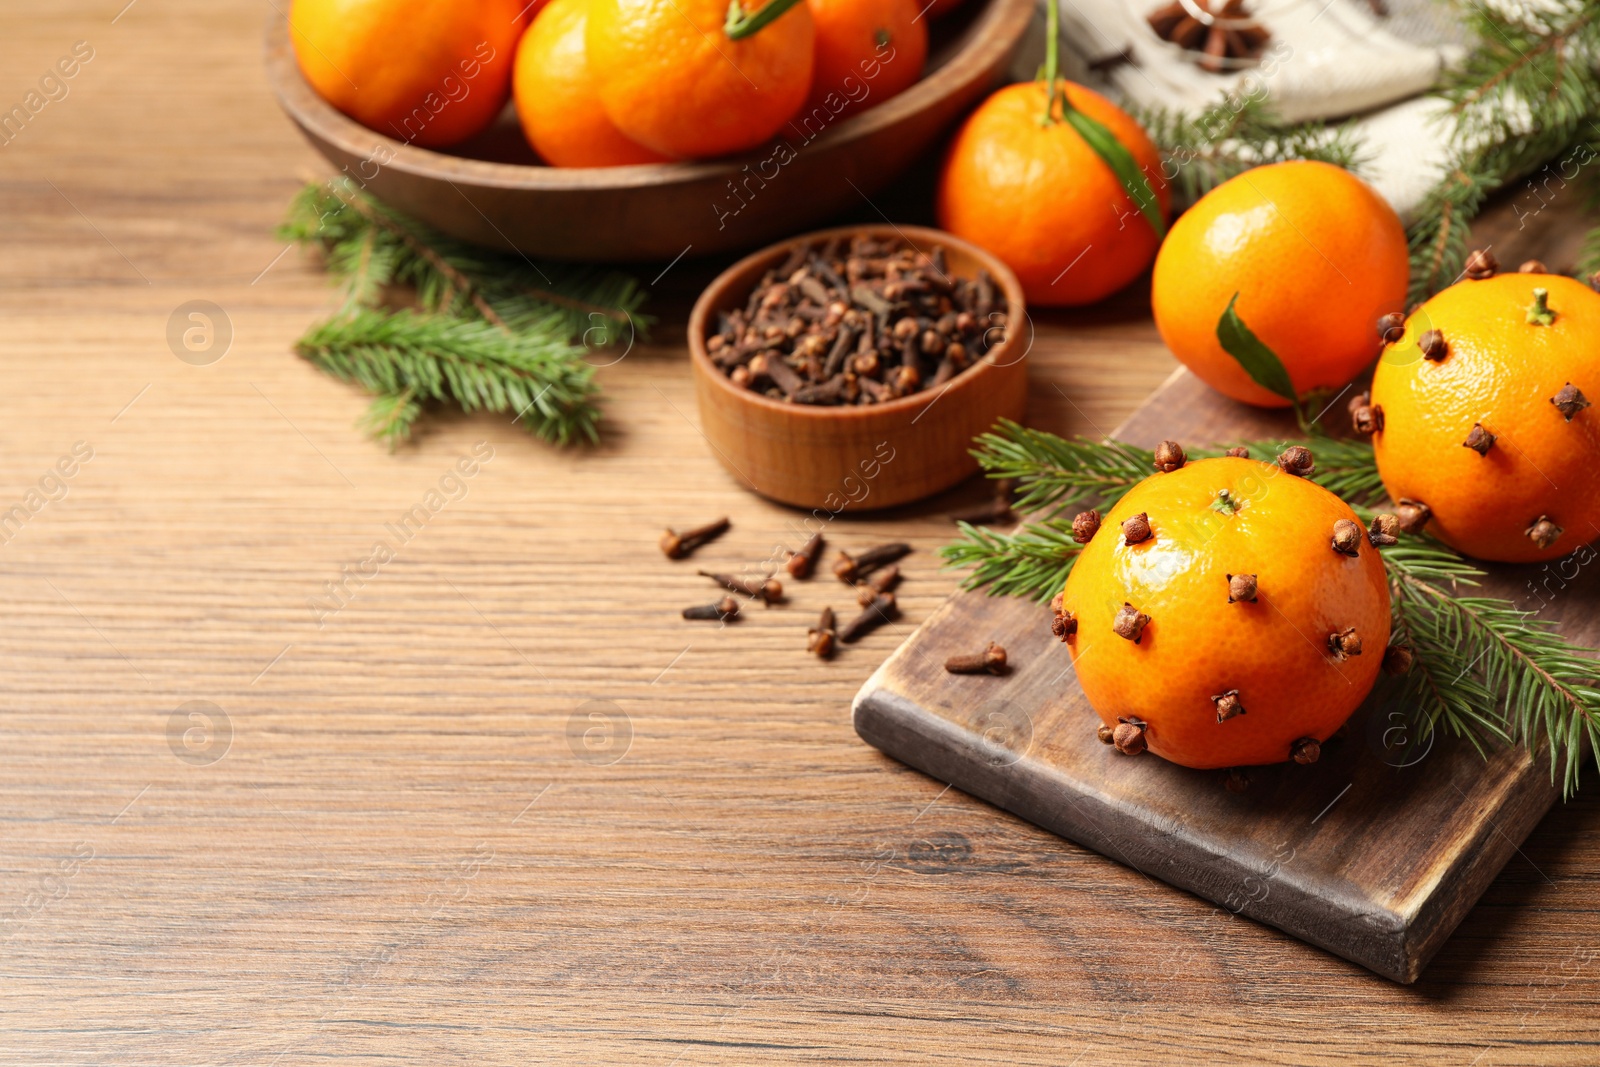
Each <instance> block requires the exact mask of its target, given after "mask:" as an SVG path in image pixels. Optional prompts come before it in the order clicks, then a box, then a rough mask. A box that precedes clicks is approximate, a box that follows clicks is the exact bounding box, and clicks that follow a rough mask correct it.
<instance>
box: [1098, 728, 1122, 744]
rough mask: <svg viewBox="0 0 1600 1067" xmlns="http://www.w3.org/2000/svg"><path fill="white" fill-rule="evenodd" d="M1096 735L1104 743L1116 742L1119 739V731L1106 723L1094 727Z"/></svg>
mask: <svg viewBox="0 0 1600 1067" xmlns="http://www.w3.org/2000/svg"><path fill="white" fill-rule="evenodd" d="M1094 736H1095V737H1097V738H1099V740H1100V743H1101V744H1102V745H1110V744H1114V743H1115V742H1116V740H1117V732H1116V731H1115V730H1113V729H1112V728H1111V727H1109V726H1107V725H1106V724H1105V723H1101V724H1100V725H1099V726H1096V727H1095V728H1094Z"/></svg>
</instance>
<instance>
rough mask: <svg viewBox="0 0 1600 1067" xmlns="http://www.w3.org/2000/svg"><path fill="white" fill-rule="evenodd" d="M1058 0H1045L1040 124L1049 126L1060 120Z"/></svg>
mask: <svg viewBox="0 0 1600 1067" xmlns="http://www.w3.org/2000/svg"><path fill="white" fill-rule="evenodd" d="M1056 2H1057V0H1045V5H1044V24H1045V31H1044V32H1045V43H1044V117H1043V118H1042V119H1040V120H1039V125H1041V126H1049V125H1050V124H1051V123H1053V122H1056V121H1058V120H1057V118H1056V94H1057V93H1059V92H1060V91H1061V86H1060V79H1059V78H1058V77H1057V73H1058V72H1059V70H1060V68H1061V55H1060V52H1059V49H1060V47H1061V45H1060V37H1061V26H1060V22H1061V14H1060V12H1058V11H1057V10H1056Z"/></svg>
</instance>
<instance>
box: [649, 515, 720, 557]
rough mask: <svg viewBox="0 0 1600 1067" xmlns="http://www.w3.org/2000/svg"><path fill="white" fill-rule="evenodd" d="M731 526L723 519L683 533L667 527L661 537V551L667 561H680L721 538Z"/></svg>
mask: <svg viewBox="0 0 1600 1067" xmlns="http://www.w3.org/2000/svg"><path fill="white" fill-rule="evenodd" d="M731 525H733V524H732V523H731V522H729V521H728V519H727V518H726V517H723V518H720V519H718V520H717V521H716V522H708V523H706V524H705V525H704V526H696V527H695V528H694V529H692V530H685V531H684V532H683V533H678V532H677V531H675V530H673V529H672V528H671V527H670V526H669V527H668V528H667V532H666V533H664V534H662V535H661V551H663V552H665V553H666V554H667V558H668V559H682V558H683V557H685V556H687V555H688V554H689V553H691V552H693V551H694V550H695V549H697V548H699V547H700V546H701V545H703V544H706V543H707V542H709V541H715V540H716V539H717V538H719V537H721V536H722V535H723V534H724V533H726V532H727V530H728V527H729V526H731Z"/></svg>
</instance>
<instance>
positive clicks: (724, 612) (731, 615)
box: [683, 596, 739, 621]
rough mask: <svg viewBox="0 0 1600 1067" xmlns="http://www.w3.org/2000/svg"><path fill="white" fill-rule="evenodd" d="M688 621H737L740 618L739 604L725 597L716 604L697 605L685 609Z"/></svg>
mask: <svg viewBox="0 0 1600 1067" xmlns="http://www.w3.org/2000/svg"><path fill="white" fill-rule="evenodd" d="M683 617H684V618H686V619H716V620H718V621H721V620H724V619H737V618H738V617H739V602H738V601H737V600H735V599H733V597H731V596H725V597H723V598H722V599H721V600H719V601H717V602H716V603H715V604H696V605H694V606H693V607H689V608H684V609H683Z"/></svg>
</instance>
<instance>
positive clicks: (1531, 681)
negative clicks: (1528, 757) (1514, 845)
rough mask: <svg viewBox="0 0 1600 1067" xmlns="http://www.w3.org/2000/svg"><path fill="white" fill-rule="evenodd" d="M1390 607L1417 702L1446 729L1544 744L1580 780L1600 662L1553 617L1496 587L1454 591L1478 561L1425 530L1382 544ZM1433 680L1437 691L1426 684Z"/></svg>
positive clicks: (1569, 784)
mask: <svg viewBox="0 0 1600 1067" xmlns="http://www.w3.org/2000/svg"><path fill="white" fill-rule="evenodd" d="M1383 559H1384V564H1385V565H1386V566H1387V567H1388V569H1389V574H1390V577H1391V588H1392V590H1393V593H1394V598H1393V602H1394V611H1395V617H1396V621H1397V623H1399V625H1400V627H1401V629H1402V632H1403V634H1404V636H1405V639H1407V640H1409V641H1411V642H1413V645H1414V649H1415V651H1416V652H1417V660H1418V662H1419V663H1425V664H1426V665H1427V671H1426V675H1425V677H1424V678H1423V679H1421V680H1419V682H1418V683H1417V685H1416V690H1417V696H1418V701H1417V705H1416V706H1418V707H1419V708H1421V709H1422V710H1423V713H1424V714H1426V715H1427V716H1428V719H1429V722H1430V723H1434V722H1437V723H1442V724H1443V725H1444V727H1445V728H1446V729H1447V730H1448V731H1449V732H1451V733H1455V734H1457V735H1460V736H1465V737H1469V738H1472V739H1473V741H1474V743H1475V744H1476V743H1478V739H1479V736H1480V735H1488V736H1491V737H1496V738H1505V737H1509V738H1510V739H1512V740H1514V741H1516V742H1517V743H1518V744H1521V745H1524V746H1526V747H1527V748H1528V749H1529V751H1537V750H1538V749H1539V748H1540V747H1541V746H1547V748H1548V755H1549V759H1550V778H1551V781H1556V780H1557V777H1558V773H1559V779H1560V782H1561V786H1562V791H1563V794H1564V795H1566V796H1569V797H1570V796H1571V795H1572V794H1573V792H1575V791H1576V790H1577V787H1578V774H1579V771H1580V770H1581V766H1582V762H1583V752H1584V747H1585V746H1586V745H1587V746H1588V747H1589V749H1590V751H1591V752H1593V753H1595V754H1596V758H1597V759H1600V663H1597V662H1596V661H1595V660H1594V659H1593V658H1591V656H1592V650H1589V649H1583V648H1579V647H1578V646H1576V645H1573V644H1571V643H1570V642H1568V641H1566V640H1565V639H1564V638H1562V637H1561V635H1560V633H1559V631H1558V630H1557V628H1556V624H1555V623H1553V622H1550V621H1549V620H1545V619H1539V618H1537V617H1536V616H1535V614H1534V613H1533V612H1529V611H1523V610H1521V609H1519V608H1518V607H1516V605H1514V604H1512V603H1511V602H1510V601H1507V600H1501V599H1498V598H1494V597H1481V596H1459V595H1457V594H1456V593H1454V592H1453V589H1454V588H1455V586H1456V585H1458V584H1470V585H1476V584H1477V579H1478V578H1479V577H1482V575H1483V573H1484V572H1483V571H1481V570H1479V569H1478V568H1476V567H1474V566H1472V565H1471V564H1469V563H1467V562H1466V561H1465V560H1463V559H1462V558H1461V557H1460V556H1458V555H1457V554H1456V553H1454V552H1453V551H1451V550H1450V549H1448V548H1446V547H1445V546H1443V545H1441V544H1439V543H1438V542H1435V541H1432V540H1430V539H1423V540H1422V541H1420V542H1416V541H1411V542H1403V543H1402V544H1400V545H1396V546H1393V547H1391V548H1388V549H1385V550H1384V552H1383ZM1430 688H1433V689H1434V690H1435V691H1434V692H1430V691H1429V689H1430Z"/></svg>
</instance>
